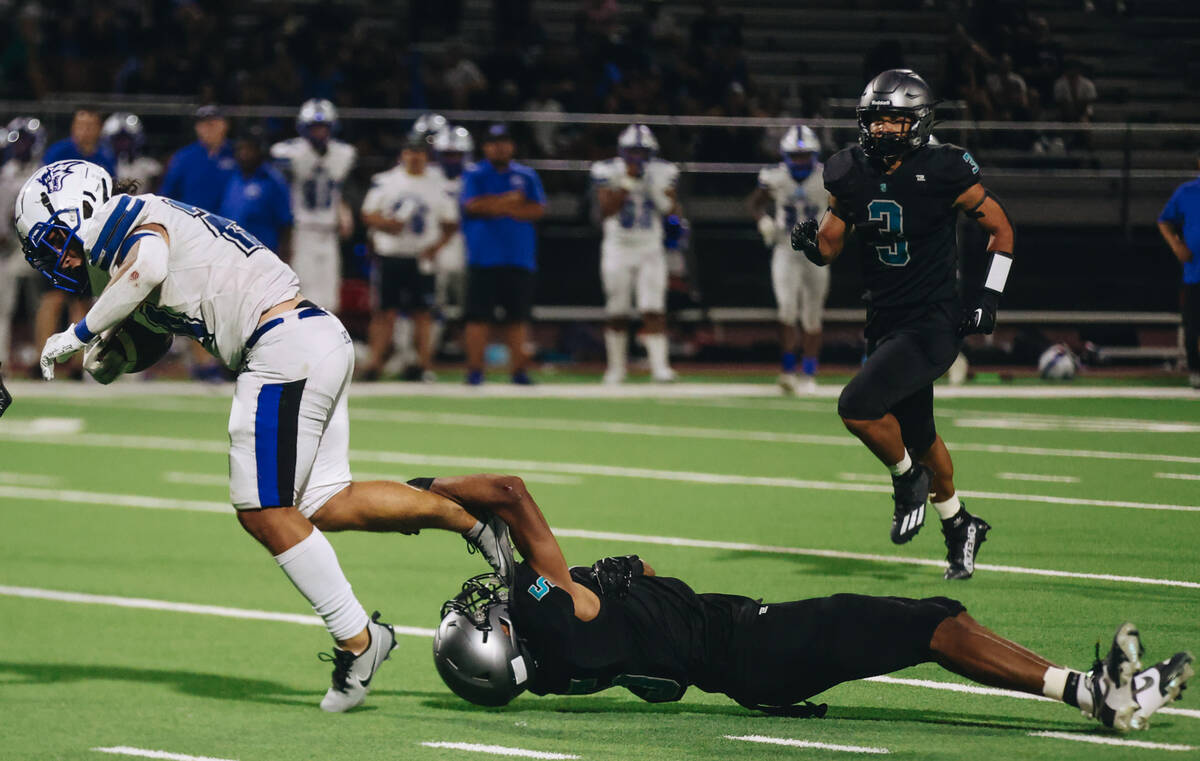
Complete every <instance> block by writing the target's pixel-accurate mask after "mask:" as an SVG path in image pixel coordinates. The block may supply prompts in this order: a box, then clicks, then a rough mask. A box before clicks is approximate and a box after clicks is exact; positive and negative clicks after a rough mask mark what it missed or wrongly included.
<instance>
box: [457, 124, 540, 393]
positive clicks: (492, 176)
mask: <svg viewBox="0 0 1200 761" xmlns="http://www.w3.org/2000/svg"><path fill="white" fill-rule="evenodd" d="M482 142H483V156H484V160H483V161H480V162H479V163H478V164H475V165H474V166H472V167H471V168H469V169H468V170H467V171H466V172H464V173H463V183H462V195H461V196H460V203H461V204H462V232H463V238H464V239H465V240H466V243H467V303H466V310H465V312H466V313H465V321H466V331H465V336H464V338H465V341H466V344H467V383H468V384H470V385H472V386H477V385H479V384H481V383H483V350H484V347H485V345H486V344H487V337H488V323H489V322H494V323H498V324H503V325H504V326H505V328H506V331H505V338H506V340H507V343H508V350H509V356H510V362H511V366H510V369H511V371H512V382H513V383H517V384H520V385H528V384H530V383H532V381H531V380H530V378H529V374H528V371H527V370H526V363H527V362H528V359H529V358H528V357H526V356H525V344H526V339H527V337H528V333H529V318H530V315H531V314H532V311H533V294H534V286H535V279H534V278H535V274H536V272H537V231H536V230H535V229H534V226H533V223H534V222H536V221H537V220H539V219H541V218H542V216H543V215H544V214H545V213H546V192H545V191H544V190H543V189H542V181H541V180H540V179H539V178H538V176H537V172H535V171H533V170H532V169H530V168H529V167H527V166H525V165H523V164H519V163H517V162H516V161H513V153H514V151H515V146H514V144H513V139H512V135H511V134H510V133H509V131H508V128H507V127H506V126H505V125H503V124H493V125H492V126H491V127H489V128H488V131H487V133H486V134H484V136H483V141H482Z"/></svg>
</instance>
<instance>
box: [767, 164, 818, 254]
mask: <svg viewBox="0 0 1200 761" xmlns="http://www.w3.org/2000/svg"><path fill="white" fill-rule="evenodd" d="M823 176H824V171H823V165H822V164H820V163H818V164H817V165H816V166H814V167H813V170H812V173H811V174H809V175H808V177H805V178H804V182H796V180H795V179H794V178H793V177H792V174H791V172H789V171H788V168H787V164H784V163H783V162H780V163H778V164H776V165H775V166H769V167H765V168H764V169H762V170H760V171H759V173H758V186H759V187H760V188H763V189H764V190H766V191H767V192H768V193H770V194H771V200H773V201H774V202H775V227H776V229H777V230H778V231H779V235H778V236H776V239H777V240H778V241H780V243H778V244H777V247H778V246H787V247H788V248H789V250H790V247H791V244H790V243H788V241H790V240H791V234H792V228H793V227H794V226H795V225H796V223H797V222H800V221H803V220H805V219H816V220H818V221H819V220H820V219H821V215H823V214H824V213H825V210H826V209H828V208H829V192H828V191H826V190H825V182H824V180H823V179H822V177H823Z"/></svg>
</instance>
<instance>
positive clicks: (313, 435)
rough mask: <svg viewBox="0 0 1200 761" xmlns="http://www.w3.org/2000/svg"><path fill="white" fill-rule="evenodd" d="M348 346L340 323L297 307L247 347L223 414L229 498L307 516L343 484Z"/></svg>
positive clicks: (350, 368) (240, 505) (244, 506)
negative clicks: (230, 404) (230, 401)
mask: <svg viewBox="0 0 1200 761" xmlns="http://www.w3.org/2000/svg"><path fill="white" fill-rule="evenodd" d="M353 373H354V347H353V345H352V344H351V343H350V336H349V334H347V333H346V329H345V328H343V327H342V323H341V322H340V321H339V320H338V319H337V318H336V317H334V316H333V315H331V314H328V313H326V312H324V311H322V310H320V309H311V308H310V309H296V310H293V311H291V312H287V313H286V314H284V315H282V322H280V323H277V324H275V325H274V327H272V328H270V329H269V330H267V331H266V332H265V333H262V334H261V338H259V340H258V342H257V343H255V344H254V346H253V347H251V348H250V350H249V351H248V352H247V353H246V365H245V368H244V369H243V370H242V372H241V373H240V374H239V375H238V377H237V384H236V386H235V387H234V392H233V408H232V409H231V410H230V412H229V499H230V501H231V502H232V503H233V506H234V507H235V508H237V509H238V510H254V509H257V508H260V507H277V506H285V507H286V506H292V505H294V506H295V507H297V508H298V509H299V510H300V512H301V513H302V514H303V515H304V516H305V517H309V516H311V515H312V514H313V513H315V512H316V511H317V510H318V509H320V507H321V506H322V505H324V504H325V503H326V502H327V501H328V500H329V498H330V497H332V496H333V495H335V494H337V493H338V492H340V491H341V490H342V489H344V488H346V486H348V485H349V484H350V480H351V479H350V415H349V412H348V411H347V409H346V391H347V388H348V387H349V385H350V376H351V375H352V374H353Z"/></svg>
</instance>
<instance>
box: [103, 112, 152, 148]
mask: <svg viewBox="0 0 1200 761" xmlns="http://www.w3.org/2000/svg"><path fill="white" fill-rule="evenodd" d="M100 136H101V139H102V140H104V141H105V142H106V143H108V145H109V147H110V148H112V150H113V152H114V153H116V154H117V155H118V156H136V155H137V154H138V152H140V151H141V149H142V146H143V145H144V144H145V143H146V128H145V127H144V126H142V120H141V119H140V118H139V117H138V115H137V114H130V113H124V112H121V111H118V112H116V113H114V114H111V115H109V117H108V118H107V119H105V120H104V126H103V127H101V128H100Z"/></svg>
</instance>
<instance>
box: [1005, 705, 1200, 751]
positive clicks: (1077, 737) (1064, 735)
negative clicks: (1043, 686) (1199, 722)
mask: <svg viewBox="0 0 1200 761" xmlns="http://www.w3.org/2000/svg"><path fill="white" fill-rule="evenodd" d="M1160 713H1161V712H1160ZM1029 736H1030V737H1053V738H1054V739H1056V740H1074V741H1075V742H1080V743H1092V744H1093V745H1118V746H1121V747H1124V748H1145V749H1146V750H1196V746H1194V745H1173V744H1171V743H1152V742H1146V741H1145V740H1122V739H1120V738H1117V737H1102V736H1100V735H1085V734H1079V733H1076V732H1030V733H1029Z"/></svg>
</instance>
